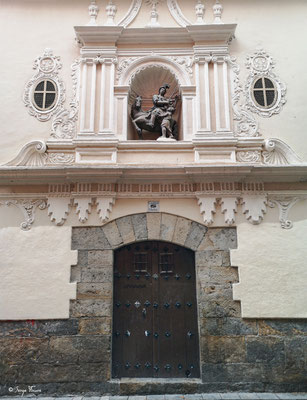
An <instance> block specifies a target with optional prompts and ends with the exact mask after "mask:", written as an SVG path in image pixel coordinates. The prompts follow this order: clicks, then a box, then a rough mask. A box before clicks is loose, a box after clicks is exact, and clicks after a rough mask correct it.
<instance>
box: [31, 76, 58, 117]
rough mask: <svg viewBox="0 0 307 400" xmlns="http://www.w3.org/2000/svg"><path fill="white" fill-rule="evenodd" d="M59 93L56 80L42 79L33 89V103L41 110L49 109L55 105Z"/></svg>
mask: <svg viewBox="0 0 307 400" xmlns="http://www.w3.org/2000/svg"><path fill="white" fill-rule="evenodd" d="M57 94H58V91H57V85H56V83H55V82H53V81H51V80H49V79H44V80H41V81H40V82H38V83H37V85H36V86H35V89H34V91H33V103H34V104H33V105H34V106H35V108H37V109H38V110H40V111H49V110H51V109H52V108H53V107H54V106H55V103H56V100H57Z"/></svg>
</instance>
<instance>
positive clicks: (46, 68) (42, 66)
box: [23, 48, 65, 122]
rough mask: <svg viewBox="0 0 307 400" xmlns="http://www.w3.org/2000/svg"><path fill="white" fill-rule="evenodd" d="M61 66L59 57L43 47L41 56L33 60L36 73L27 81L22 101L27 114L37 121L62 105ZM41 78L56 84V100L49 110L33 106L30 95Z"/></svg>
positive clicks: (48, 116)
mask: <svg viewBox="0 0 307 400" xmlns="http://www.w3.org/2000/svg"><path fill="white" fill-rule="evenodd" d="M61 68H62V63H61V62H60V57H58V56H54V55H53V52H52V50H51V49H48V48H47V49H45V51H44V53H43V55H42V56H40V57H37V58H36V59H35V61H34V65H33V69H34V70H36V73H35V74H34V75H33V76H32V78H31V79H30V80H29V81H28V82H27V84H26V86H25V89H24V94H23V101H24V103H25V105H26V107H27V108H28V111H29V114H30V115H32V116H34V117H35V118H37V119H38V120H39V121H43V122H44V121H48V120H49V119H50V118H51V116H52V115H54V114H55V113H56V112H58V110H59V109H60V108H61V107H62V106H63V103H64V101H65V86H64V83H63V81H62V80H61V79H60V78H59V76H58V74H59V70H60V69H61ZM43 79H50V80H51V81H52V82H53V83H54V84H55V86H56V91H57V100H56V103H55V105H54V107H52V108H51V109H50V110H47V111H42V110H39V109H38V108H37V107H35V105H34V103H33V101H32V96H33V91H34V89H35V87H36V85H37V84H38V83H39V82H40V81H41V80H43Z"/></svg>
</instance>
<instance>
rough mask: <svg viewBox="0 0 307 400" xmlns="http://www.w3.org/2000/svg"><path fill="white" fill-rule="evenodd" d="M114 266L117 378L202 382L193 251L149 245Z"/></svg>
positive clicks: (124, 253) (126, 252)
mask: <svg viewBox="0 0 307 400" xmlns="http://www.w3.org/2000/svg"><path fill="white" fill-rule="evenodd" d="M114 262H115V264H114V265H115V267H114V302H113V340H112V376H113V378H121V377H140V378H146V377H148V378H149V377H156V378H196V377H199V374H200V371H199V342H198V324H197V302H196V280H195V261H194V253H193V251H191V250H188V249H186V248H183V247H181V246H177V245H173V244H170V243H166V242H158V241H146V242H140V243H135V244H132V245H128V246H125V247H122V248H120V249H118V250H117V251H116V252H115V261H114Z"/></svg>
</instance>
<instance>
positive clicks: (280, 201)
mask: <svg viewBox="0 0 307 400" xmlns="http://www.w3.org/2000/svg"><path fill="white" fill-rule="evenodd" d="M304 199H305V198H301V197H295V196H278V197H270V199H269V202H268V206H269V207H272V208H273V207H275V206H276V205H277V206H278V209H279V221H280V225H281V227H282V228H283V229H291V228H292V227H293V222H292V221H290V220H289V219H288V214H289V212H290V210H291V208H292V207H293V206H294V205H295V204H296V203H297V202H298V201H299V200H304Z"/></svg>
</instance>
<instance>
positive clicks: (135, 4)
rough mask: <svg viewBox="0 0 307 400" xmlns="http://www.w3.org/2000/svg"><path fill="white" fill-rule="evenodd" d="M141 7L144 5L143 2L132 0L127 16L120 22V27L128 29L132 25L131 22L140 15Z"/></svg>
mask: <svg viewBox="0 0 307 400" xmlns="http://www.w3.org/2000/svg"><path fill="white" fill-rule="evenodd" d="M141 5H142V0H132V2H131V5H130V8H129V10H128V12H127V14H126V15H125V16H124V18H123V19H121V20H120V21H119V23H118V26H123V27H124V28H127V26H128V25H130V24H131V22H132V21H133V20H134V19H135V18H136V16H137V15H138V13H139V11H140V8H141Z"/></svg>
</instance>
